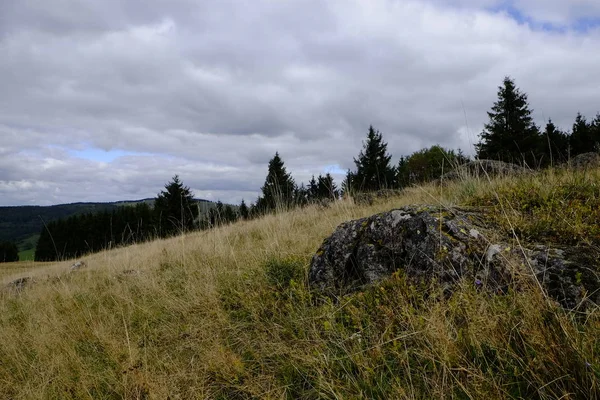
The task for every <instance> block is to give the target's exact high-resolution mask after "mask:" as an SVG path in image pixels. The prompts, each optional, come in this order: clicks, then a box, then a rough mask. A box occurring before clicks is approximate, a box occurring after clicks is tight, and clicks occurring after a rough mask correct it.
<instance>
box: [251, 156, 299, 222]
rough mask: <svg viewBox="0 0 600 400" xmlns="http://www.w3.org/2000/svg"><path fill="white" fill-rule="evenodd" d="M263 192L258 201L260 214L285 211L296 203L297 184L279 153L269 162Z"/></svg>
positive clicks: (257, 205) (257, 206)
mask: <svg viewBox="0 0 600 400" xmlns="http://www.w3.org/2000/svg"><path fill="white" fill-rule="evenodd" d="M261 191H262V195H261V196H260V197H259V198H258V200H257V201H256V208H257V209H258V210H259V211H260V212H270V211H273V210H275V209H278V208H283V209H285V208H288V207H290V206H291V205H292V203H293V202H294V197H295V192H296V183H295V182H294V179H293V178H292V176H291V174H289V173H288V172H287V171H286V169H285V165H284V163H283V160H282V159H281V157H280V156H279V152H276V153H275V156H274V157H273V158H272V159H271V160H270V161H269V168H268V172H267V177H266V179H265V183H264V185H263V186H262V188H261Z"/></svg>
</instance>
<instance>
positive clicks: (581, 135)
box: [569, 113, 595, 157]
mask: <svg viewBox="0 0 600 400" xmlns="http://www.w3.org/2000/svg"><path fill="white" fill-rule="evenodd" d="M569 143H570V145H571V154H570V155H571V157H573V156H576V155H578V154H582V153H587V152H589V151H593V149H594V146H595V143H594V137H593V134H592V126H591V124H590V123H588V122H587V120H586V119H585V117H584V116H583V115H581V113H577V117H575V123H574V124H573V130H572V132H571V137H570V138H569Z"/></svg>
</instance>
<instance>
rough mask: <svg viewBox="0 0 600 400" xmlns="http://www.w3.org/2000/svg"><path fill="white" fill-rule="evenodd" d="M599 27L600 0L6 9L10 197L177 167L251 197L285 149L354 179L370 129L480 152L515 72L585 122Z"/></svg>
mask: <svg viewBox="0 0 600 400" xmlns="http://www.w3.org/2000/svg"><path fill="white" fill-rule="evenodd" d="M515 12H518V14H519V15H516V14H515ZM523 18H525V20H526V22H523ZM599 18H600V5H599V4H598V3H597V1H595V0H590V1H586V0H580V1H577V2H564V1H559V0H545V1H542V0H525V1H519V2H516V1H514V2H511V1H509V2H507V1H495V0H484V1H474V0H455V1H451V2H448V1H441V0H427V1H400V0H368V1H367V0H331V1H327V0H305V1H303V0H296V1H293V0H290V1H271V0H255V1H252V2H247V1H241V0H238V1H236V0H226V1H219V2H212V1H193V0H153V1H148V0H125V1H121V0H119V1H117V0H107V1H103V2H98V1H92V0H79V1H74V0H45V1H43V2H39V1H35V0H20V1H13V2H0V54H1V55H2V56H1V57H0V88H1V90H0V138H1V139H0V140H1V141H0V204H1V205H15V204H54V203H61V202H72V201H109V200H121V199H134V198H143V197H150V196H154V195H156V193H157V192H158V191H160V189H161V188H162V187H163V186H164V184H165V183H166V182H167V181H168V180H169V179H170V177H171V176H173V175H174V174H179V175H180V176H181V178H182V179H183V181H184V183H186V184H187V185H189V186H190V187H191V188H192V189H193V190H194V192H195V193H196V195H197V197H204V198H208V199H211V200H217V199H221V200H223V201H226V202H239V201H240V200H241V199H242V198H245V199H246V201H252V200H254V199H255V197H256V195H257V194H258V190H259V188H260V185H261V184H262V182H263V181H264V177H265V175H266V167H267V162H268V160H269V159H270V158H271V157H272V156H273V154H274V153H275V151H279V152H280V154H281V155H282V157H283V159H284V161H285V163H286V166H287V167H288V169H289V170H290V171H291V172H292V173H293V175H294V177H295V178H296V180H297V181H298V182H302V181H303V182H307V181H308V179H310V176H311V175H312V174H319V173H323V172H329V171H331V172H332V173H333V174H334V176H335V177H336V178H337V179H338V181H339V179H340V178H341V176H342V173H343V170H345V169H348V168H352V167H353V162H352V159H353V157H355V156H356V155H357V154H358V152H359V151H360V148H361V142H362V140H363V138H364V136H365V134H366V131H367V128H368V126H369V124H373V125H374V126H375V127H376V128H377V129H379V130H381V131H382V132H383V134H384V138H385V140H386V141H388V143H389V150H390V152H391V153H392V154H393V155H394V160H397V159H398V158H399V156H400V155H406V154H410V153H411V152H413V151H416V150H418V149H420V148H422V147H425V146H430V145H433V144H436V143H438V144H441V145H442V146H445V147H451V148H458V147H460V148H462V149H463V150H465V151H466V152H467V153H470V152H472V146H473V144H474V143H475V142H476V141H477V135H478V133H479V132H480V130H481V128H482V126H483V124H484V123H485V121H486V118H487V115H486V111H488V110H489V108H490V106H491V105H492V103H493V101H494V100H495V97H496V90H497V86H498V85H499V84H500V83H501V80H502V78H503V77H504V76H505V75H510V76H512V77H514V78H515V79H516V83H517V85H518V86H519V87H521V89H523V90H524V91H525V92H527V93H528V94H529V100H530V104H531V106H532V107H533V108H534V118H535V120H536V122H537V123H538V124H539V125H543V124H544V123H545V121H546V120H547V119H548V118H552V119H553V121H554V122H555V123H557V125H559V126H560V127H562V128H563V129H569V127H570V125H571V124H572V123H573V120H574V117H575V115H576V113H577V112H578V111H579V112H582V113H583V114H584V115H587V116H588V117H590V118H591V117H593V116H594V115H595V113H596V112H598V111H600V110H598V109H597V107H598V92H599V89H600V76H598V74H597V73H596V70H597V66H598V65H600V55H599V53H598V51H597V49H598V48H600V29H599V28H598V24H597V25H595V27H594V21H595V22H596V23H597V22H598V19H599ZM98 154H101V155H102V154H105V155H106V158H107V159H103V157H102V156H98ZM115 154H116V156H115Z"/></svg>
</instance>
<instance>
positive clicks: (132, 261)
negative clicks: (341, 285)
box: [0, 171, 600, 399]
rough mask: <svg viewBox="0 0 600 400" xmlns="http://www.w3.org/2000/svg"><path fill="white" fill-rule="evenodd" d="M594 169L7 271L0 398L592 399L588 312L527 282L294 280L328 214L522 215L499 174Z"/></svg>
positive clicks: (595, 369) (1, 302) (468, 186)
mask: <svg viewBox="0 0 600 400" xmlns="http://www.w3.org/2000/svg"><path fill="white" fill-rule="evenodd" d="M595 173H596V175H594V176H593V179H591V178H590V177H589V176H587V177H584V178H578V177H577V176H576V174H574V173H571V172H569V173H565V175H564V176H563V177H562V178H561V177H560V176H559V175H560V174H562V173H552V174H554V175H552V176H551V175H550V173H548V174H547V175H543V176H539V177H527V178H522V179H520V180H517V179H514V178H513V179H509V178H505V179H499V180H494V181H490V182H486V181H483V180H477V181H475V180H470V179H464V180H463V181H460V182H454V183H449V184H446V185H442V186H440V185H434V184H430V185H423V186H420V187H416V188H411V189H408V190H405V191H404V192H403V193H402V195H400V196H397V197H393V198H388V199H379V200H377V201H376V202H375V204H374V205H372V206H364V205H362V206H361V205H355V204H353V203H352V202H351V201H342V202H337V203H335V204H333V205H332V206H331V207H329V208H325V209H323V208H319V207H317V206H312V207H307V208H304V209H298V210H294V211H291V212H287V213H280V214H277V215H269V216H266V217H264V218H261V219H258V220H252V221H244V222H240V223H236V224H234V225H231V226H225V227H221V228H217V229H214V230H210V231H204V232H198V233H192V234H188V235H185V236H180V237H175V238H172V239H167V240H158V241H154V242H151V243H142V244H138V245H135V246H129V247H125V248H120V249H115V250H111V251H106V252H101V253H98V254H94V255H90V256H87V257H84V260H85V261H86V263H87V265H88V267H87V268H85V269H82V270H79V271H76V272H73V273H69V271H68V269H69V268H68V267H69V266H70V265H71V264H72V261H70V262H63V263H56V264H51V265H46V266H38V265H35V264H31V265H30V266H28V267H27V266H24V267H21V266H20V265H15V266H11V267H9V268H7V269H6V270H5V271H2V272H1V273H2V275H0V278H2V280H3V282H4V283H6V282H9V281H10V280H12V279H15V278H17V277H19V276H31V277H32V278H33V282H32V283H31V284H30V285H28V286H27V287H26V288H25V289H24V290H22V291H15V290H0V338H1V339H2V345H1V346H0V398H11V399H41V398H49V399H50V398H52V399H54V398H93V399H98V398H104V399H121V398H127V399H141V398H152V399H165V398H172V399H176V398H181V399H193V398H222V399H229V398H232V399H236V398H239V399H242V398H272V399H281V398H290V399H292V398H327V399H341V398H407V399H413V398H460V399H462V398H465V399H467V398H472V399H479V398H489V399H502V398H544V399H555V398H561V396H562V398H565V399H566V398H585V397H587V398H592V397H593V396H596V395H598V393H599V392H598V391H599V390H600V389H599V387H598V377H599V372H600V364H599V362H600V356H599V354H598V352H599V351H600V339H598V337H600V335H598V332H599V331H598V327H599V326H600V324H599V320H598V318H597V315H596V313H595V312H594V311H591V312H590V313H589V315H587V316H586V318H583V319H582V318H576V317H575V316H573V315H572V314H569V313H567V312H563V311H562V310H561V309H559V308H558V307H556V306H555V305H553V304H552V303H550V302H548V301H547V299H546V298H545V297H544V296H543V294H542V293H540V292H539V291H538V290H537V289H536V288H535V287H532V288H531V289H530V290H527V291H524V292H519V293H510V294H508V295H506V296H498V297H490V296H486V295H482V294H480V293H477V292H476V291H475V290H473V288H470V287H468V286H465V287H464V288H462V289H461V290H459V291H458V292H457V293H456V294H455V295H454V296H453V297H452V298H450V299H449V300H447V301H441V300H436V299H435V296H429V297H427V296H424V295H423V292H422V291H420V290H419V288H415V287H412V286H410V285H408V284H407V283H406V282H405V280H404V279H403V277H402V275H401V274H396V275H395V276H394V277H392V278H391V279H390V280H388V281H386V282H384V283H382V285H380V286H377V287H372V288H370V289H368V290H366V291H365V292H363V293H357V294H353V295H350V296H348V297H346V298H343V299H340V300H339V302H336V301H332V300H331V299H324V298H319V297H318V296H317V295H315V294H313V293H310V292H309V291H308V290H307V288H306V285H305V284H304V279H303V278H302V276H304V275H305V274H306V272H307V270H308V265H309V262H310V259H311V257H312V255H313V253H314V252H315V250H316V249H317V248H318V246H319V245H320V244H321V242H322V240H323V239H324V238H325V237H327V236H328V235H329V234H330V233H331V232H332V231H333V230H334V229H335V227H336V226H337V225H338V224H339V223H341V222H343V221H347V220H349V219H353V218H358V217H363V216H367V215H371V214H373V213H376V212H379V211H387V210H389V209H391V208H395V207H400V206H403V205H407V204H424V203H427V204H440V205H443V206H452V205H465V204H471V205H477V204H485V205H486V206H487V207H490V208H493V207H499V206H498V204H502V207H505V215H506V216H507V219H506V220H507V221H508V222H510V224H514V223H521V224H522V225H523V226H525V225H527V217H526V216H523V215H521V214H519V212H518V211H515V209H514V207H512V205H514V204H513V203H511V202H510V201H509V200H510V199H512V198H515V196H514V195H511V193H514V191H513V192H510V190H509V189H510V188H511V187H513V186H514V187H516V188H520V187H524V186H526V185H531V184H533V183H531V182H543V183H544V184H543V185H539V186H540V188H544V187H545V185H552V184H554V185H558V183H557V182H559V181H560V182H562V180H561V179H566V180H569V179H573V180H578V179H579V182H580V184H581V185H588V183H589V184H591V183H590V182H592V183H593V181H594V179H595V177H597V176H598V175H597V174H598V172H597V171H596V172H595ZM519 182H520V183H519ZM528 182H530V183H528ZM552 182H554V183H552ZM586 187H587V186H586ZM503 190H504V191H505V192H506V193H504V194H502V193H503ZM515 190H516V189H515ZM498 193H501V194H502V196H505V197H502V198H497V200H499V203H498V204H492V203H493V202H491V203H489V201H488V200H489V199H490V198H493V196H494V195H495V194H498ZM517 197H518V196H517ZM488 203H489V204H488ZM500 214H501V211H500ZM512 215H515V217H514V220H513V219H511V218H513V217H511V216H512ZM500 220H501V219H499V221H500ZM508 222H507V224H508ZM582 226H583V225H582ZM15 268H16V269H15ZM20 268H23V269H20ZM21 271H22V273H21ZM288 272H289V274H290V275H289V276H292V277H294V278H295V279H292V280H291V281H290V280H289V279H283V278H281V276H283V277H284V278H285V277H286V276H287V275H285V274H286V273H288ZM282 274H283V275H282ZM298 274H299V275H298ZM3 286H4V285H3Z"/></svg>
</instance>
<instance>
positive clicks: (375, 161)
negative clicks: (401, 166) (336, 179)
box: [342, 125, 396, 192]
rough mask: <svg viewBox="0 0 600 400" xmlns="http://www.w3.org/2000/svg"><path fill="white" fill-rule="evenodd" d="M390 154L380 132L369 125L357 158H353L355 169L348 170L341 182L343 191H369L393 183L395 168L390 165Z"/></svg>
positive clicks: (389, 185)
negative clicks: (344, 179)
mask: <svg viewBox="0 0 600 400" xmlns="http://www.w3.org/2000/svg"><path fill="white" fill-rule="evenodd" d="M391 158H392V157H391V156H390V155H388V154H387V143H386V142H384V141H383V136H382V134H381V132H379V131H376V130H375V129H374V128H373V126H372V125H371V126H369V132H368V133H367V140H366V141H365V142H363V149H362V150H361V151H360V153H359V155H358V158H355V159H354V164H355V165H356V171H355V172H352V171H348V173H347V174H346V181H345V182H344V183H343V185H342V186H343V188H344V192H347V191H348V190H351V191H355V192H370V191H376V190H380V189H385V188H391V187H393V186H394V185H395V175H396V172H395V168H394V167H393V166H391V165H390V160H391Z"/></svg>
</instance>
